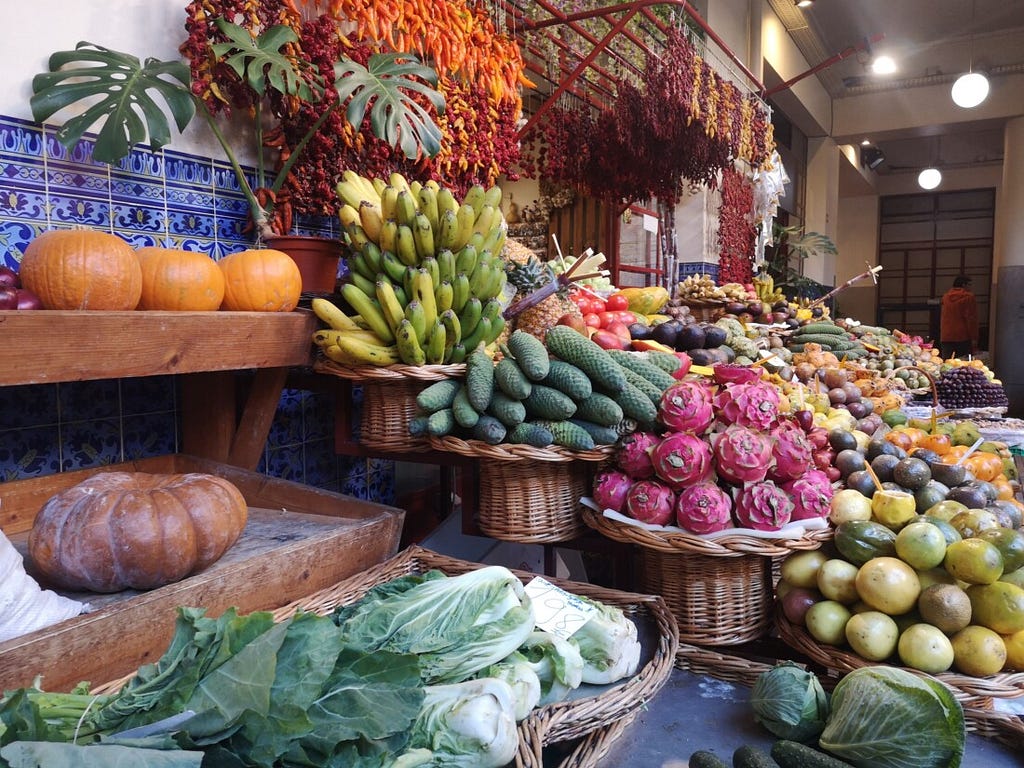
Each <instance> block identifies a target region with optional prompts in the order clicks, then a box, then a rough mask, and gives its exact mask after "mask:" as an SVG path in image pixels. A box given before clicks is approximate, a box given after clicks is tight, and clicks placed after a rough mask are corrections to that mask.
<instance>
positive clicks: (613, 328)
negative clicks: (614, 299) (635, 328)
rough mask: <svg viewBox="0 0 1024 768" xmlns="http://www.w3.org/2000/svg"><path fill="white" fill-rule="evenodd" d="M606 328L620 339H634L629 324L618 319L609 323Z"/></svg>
mask: <svg viewBox="0 0 1024 768" xmlns="http://www.w3.org/2000/svg"><path fill="white" fill-rule="evenodd" d="M605 330H606V331H610V332H611V333H614V334H615V335H616V336H618V337H619V338H620V339H625V340H626V341H632V340H633V336H632V335H631V334H630V332H629V326H627V325H626V324H625V323H620V322H618V321H615V322H611V323H608V325H606V326H605Z"/></svg>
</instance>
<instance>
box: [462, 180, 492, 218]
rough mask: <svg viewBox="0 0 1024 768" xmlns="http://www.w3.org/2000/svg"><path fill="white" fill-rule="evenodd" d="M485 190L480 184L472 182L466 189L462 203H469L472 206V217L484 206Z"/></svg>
mask: <svg viewBox="0 0 1024 768" xmlns="http://www.w3.org/2000/svg"><path fill="white" fill-rule="evenodd" d="M486 194H487V191H486V190H485V189H484V188H483V186H481V185H480V184H474V185H473V186H471V187H470V188H469V189H468V190H467V191H466V196H465V197H464V198H462V204H463V205H470V206H472V207H473V214H474V218H475V217H476V215H477V214H479V213H480V209H481V208H483V207H484V196H485V195H486Z"/></svg>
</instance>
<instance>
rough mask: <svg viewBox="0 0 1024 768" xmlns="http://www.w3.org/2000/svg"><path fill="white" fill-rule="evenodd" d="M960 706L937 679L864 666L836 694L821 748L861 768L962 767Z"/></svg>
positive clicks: (846, 679)
mask: <svg viewBox="0 0 1024 768" xmlns="http://www.w3.org/2000/svg"><path fill="white" fill-rule="evenodd" d="M965 739H966V730H965V726H964V713H963V709H962V708H961V707H960V702H958V701H957V700H956V699H955V698H953V694H952V693H951V692H950V690H949V689H948V688H946V686H944V685H943V684H942V683H940V682H939V681H938V680H933V679H931V678H926V677H922V676H919V675H915V674H912V673H911V672H907V671H906V670H904V669H899V668H898V667H884V666H872V667H861V668H860V669H855V670H854V671H853V672H850V673H849V674H848V675H846V677H844V678H843V679H842V680H840V681H839V683H838V685H836V687H835V690H834V691H833V692H832V716H831V717H830V718H829V721H828V724H827V725H826V726H825V730H824V732H823V733H822V734H821V740H820V742H819V743H820V745H821V747H822V749H826V750H828V751H829V752H831V753H833V754H835V755H836V756H838V757H841V758H842V759H843V760H846V761H847V762H848V763H851V764H852V765H854V766H857V768H959V765H960V761H961V759H962V758H963V754H964V742H965Z"/></svg>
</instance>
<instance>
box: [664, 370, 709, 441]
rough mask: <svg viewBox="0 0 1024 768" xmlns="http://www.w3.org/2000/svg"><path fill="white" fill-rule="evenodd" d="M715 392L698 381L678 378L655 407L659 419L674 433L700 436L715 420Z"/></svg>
mask: <svg viewBox="0 0 1024 768" xmlns="http://www.w3.org/2000/svg"><path fill="white" fill-rule="evenodd" d="M713 397H714V391H713V390H712V388H711V386H710V385H708V384H705V383H704V382H703V381H700V380H691V379H687V380H684V381H679V382H677V383H675V384H672V385H671V386H669V387H668V389H666V390H665V391H664V392H663V393H662V395H661V403H660V404H659V406H658V421H660V422H661V423H662V424H663V425H664V426H666V427H668V428H669V429H671V430H673V431H674V432H692V433H693V434H695V435H703V434H704V433H705V432H707V430H708V427H710V426H711V422H713V421H714V420H715V412H714V410H713V409H712V407H711V406H712V400H713Z"/></svg>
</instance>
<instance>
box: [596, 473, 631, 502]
mask: <svg viewBox="0 0 1024 768" xmlns="http://www.w3.org/2000/svg"><path fill="white" fill-rule="evenodd" d="M632 484H633V481H632V480H630V479H629V475H627V474H626V473H625V472H620V471H619V470H617V469H605V470H602V471H601V472H599V473H598V474H597V477H596V478H594V501H596V502H597V503H598V504H600V505H601V509H614V510H615V511H616V512H621V511H622V507H623V506H625V504H626V494H627V493H628V492H629V488H630V486H631V485H632Z"/></svg>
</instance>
